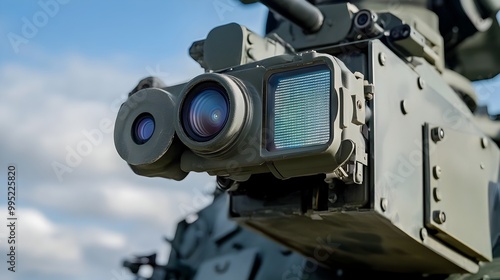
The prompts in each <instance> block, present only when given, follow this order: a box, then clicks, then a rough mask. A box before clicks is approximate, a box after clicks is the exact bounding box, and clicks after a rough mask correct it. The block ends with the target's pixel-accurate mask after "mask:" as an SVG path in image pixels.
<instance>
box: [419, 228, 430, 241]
mask: <svg viewBox="0 0 500 280" xmlns="http://www.w3.org/2000/svg"><path fill="white" fill-rule="evenodd" d="M427 236H429V235H428V234H427V229H425V228H421V229H420V239H422V241H424V240H425V239H427Z"/></svg>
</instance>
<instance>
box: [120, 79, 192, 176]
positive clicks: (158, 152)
mask: <svg viewBox="0 0 500 280" xmlns="http://www.w3.org/2000/svg"><path fill="white" fill-rule="evenodd" d="M174 109H175V98H174V97H173V96H172V94H170V93H169V92H167V91H165V90H163V89H159V88H148V89H142V90H139V91H138V92H136V93H134V94H133V95H131V96H130V97H129V98H128V99H127V101H125V103H123V104H122V106H121V107H120V111H118V116H117V118H116V124H115V132H114V140H115V147H116V150H117V152H118V154H119V155H120V156H121V157H122V158H123V159H124V160H125V161H126V162H127V163H128V164H129V165H130V167H131V168H132V170H133V171H134V172H135V173H137V174H139V175H142V176H149V177H165V178H170V179H175V180H182V179H184V177H186V175H187V173H186V172H184V171H182V170H181V169H180V163H179V162H180V156H181V154H182V152H183V151H184V147H183V145H182V143H181V142H180V141H179V139H178V138H177V136H176V135H175V128H174V124H173V123H174V122H175V118H174V117H175V114H174Z"/></svg>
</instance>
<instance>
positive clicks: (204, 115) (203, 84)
mask: <svg viewBox="0 0 500 280" xmlns="http://www.w3.org/2000/svg"><path fill="white" fill-rule="evenodd" d="M243 88H244V87H243V83H242V82H241V81H239V80H238V79H237V78H234V77H232V76H229V75H224V74H217V73H208V74H202V75H200V76H197V77H196V78H194V79H192V80H191V81H190V82H189V83H188V84H187V85H186V86H185V87H184V89H183V90H182V92H181V94H180V96H179V100H180V102H179V103H178V107H177V116H178V119H179V121H177V122H176V132H177V134H178V135H179V139H180V140H181V141H182V142H183V143H184V144H185V145H186V146H187V147H188V148H190V149H191V150H192V151H193V152H194V153H196V154H198V155H200V156H204V157H220V156H222V154H225V153H228V150H227V149H226V147H228V146H231V145H232V144H234V142H235V141H237V136H238V134H239V133H240V132H241V131H242V130H244V127H245V125H246V123H247V121H248V120H249V119H251V115H250V106H249V100H248V95H247V94H245V93H244V92H243V91H244V90H243Z"/></svg>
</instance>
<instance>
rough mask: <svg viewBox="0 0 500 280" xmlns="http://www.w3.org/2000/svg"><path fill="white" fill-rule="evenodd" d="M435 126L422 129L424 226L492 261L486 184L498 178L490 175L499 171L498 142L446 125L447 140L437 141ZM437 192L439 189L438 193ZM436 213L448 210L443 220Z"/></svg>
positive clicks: (473, 255) (471, 252)
mask: <svg viewBox="0 0 500 280" xmlns="http://www.w3.org/2000/svg"><path fill="white" fill-rule="evenodd" d="M434 127H435V125H433V124H429V125H425V127H424V142H425V143H428V146H427V145H426V151H425V155H426V160H428V162H426V166H425V168H426V171H427V172H426V173H425V174H427V175H428V176H425V177H426V178H425V180H426V182H425V187H426V192H425V193H426V194H427V195H426V198H425V201H426V209H425V221H426V224H427V226H429V227H431V228H433V229H437V230H438V231H439V233H437V237H438V238H440V239H442V240H444V241H445V242H447V243H450V244H452V245H454V246H455V247H456V248H458V249H459V250H461V251H462V252H464V253H465V254H467V255H469V256H471V257H473V258H477V259H480V260H482V261H487V260H491V241H490V238H489V237H490V226H489V218H488V217H489V210H488V186H489V183H490V181H491V180H492V179H495V177H496V176H493V178H492V176H491V174H493V175H495V172H494V171H495V170H498V163H497V162H496V161H497V158H498V149H497V148H496V146H495V145H489V146H487V145H484V144H483V143H484V141H483V140H482V139H484V138H481V137H480V136H478V135H477V134H475V133H474V134H471V133H463V132H460V131H457V130H454V129H452V128H447V127H443V128H442V129H443V131H444V135H445V136H444V138H443V139H442V140H441V141H434V140H433V139H432V136H431V130H432V129H433V128H434ZM433 192H434V193H439V197H435V195H433ZM436 198H440V199H436ZM471 207H473V208H471ZM438 213H446V214H445V217H446V218H445V221H442V219H441V218H439V214H438ZM436 215H438V216H437V217H438V218H437V219H436ZM441 215H443V214H441Z"/></svg>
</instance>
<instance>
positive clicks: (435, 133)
mask: <svg viewBox="0 0 500 280" xmlns="http://www.w3.org/2000/svg"><path fill="white" fill-rule="evenodd" d="M431 138H432V140H434V142H438V141H441V140H443V138H444V129H442V128H441V127H435V128H433V129H432V130H431Z"/></svg>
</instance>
